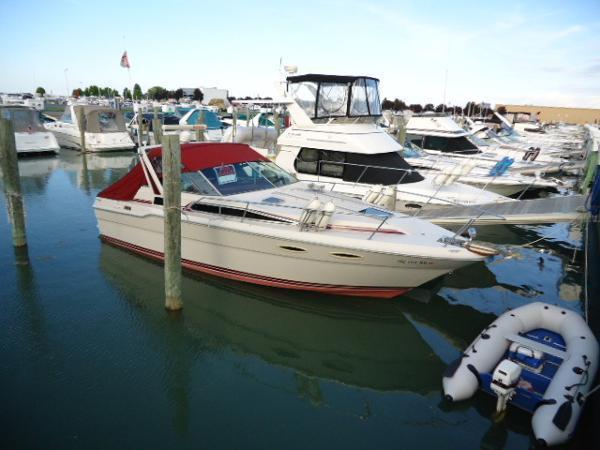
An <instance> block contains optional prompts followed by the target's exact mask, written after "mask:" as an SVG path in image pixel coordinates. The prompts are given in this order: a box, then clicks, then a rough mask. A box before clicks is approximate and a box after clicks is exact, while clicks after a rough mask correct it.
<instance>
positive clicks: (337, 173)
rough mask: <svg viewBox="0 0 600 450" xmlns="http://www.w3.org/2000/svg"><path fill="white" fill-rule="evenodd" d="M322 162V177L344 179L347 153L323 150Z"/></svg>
mask: <svg viewBox="0 0 600 450" xmlns="http://www.w3.org/2000/svg"><path fill="white" fill-rule="evenodd" d="M320 160H321V161H320V164H321V170H320V172H321V175H323V176H324V177H334V178H342V176H343V174H344V163H345V162H346V153H344V152H334V151H328V150H321V154H320Z"/></svg>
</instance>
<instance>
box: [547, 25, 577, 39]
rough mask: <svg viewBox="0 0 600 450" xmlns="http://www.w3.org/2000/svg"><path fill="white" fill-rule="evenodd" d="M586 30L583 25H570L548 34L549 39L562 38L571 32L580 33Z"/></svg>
mask: <svg viewBox="0 0 600 450" xmlns="http://www.w3.org/2000/svg"><path fill="white" fill-rule="evenodd" d="M584 30H585V27H584V26H582V25H572V26H570V27H567V28H564V29H562V30H560V31H558V32H556V33H552V34H550V35H549V36H548V39H549V40H556V39H562V38H565V37H567V36H570V35H571V34H575V33H580V32H582V31H584Z"/></svg>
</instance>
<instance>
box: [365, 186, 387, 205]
mask: <svg viewBox="0 0 600 450" xmlns="http://www.w3.org/2000/svg"><path fill="white" fill-rule="evenodd" d="M382 189H383V186H382V185H380V184H378V185H375V186H373V187H371V189H369V190H368V191H367V193H366V194H365V195H364V196H363V201H364V202H366V203H374V202H375V200H376V199H377V197H379V195H380V194H381V190H382Z"/></svg>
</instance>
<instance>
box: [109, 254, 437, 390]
mask: <svg viewBox="0 0 600 450" xmlns="http://www.w3.org/2000/svg"><path fill="white" fill-rule="evenodd" d="M101 266H102V270H103V271H104V273H105V274H106V275H107V276H108V277H109V278H110V279H111V280H112V281H114V282H115V283H116V284H117V285H118V287H119V289H120V290H121V291H123V292H124V293H125V294H126V295H124V298H126V299H127V300H128V301H129V302H131V303H132V304H133V305H137V306H141V307H143V308H144V309H143V315H144V319H148V320H151V321H156V326H157V327H161V328H162V327H163V325H162V324H161V323H163V322H164V320H165V317H164V311H163V310H162V302H163V289H164V288H163V284H162V278H163V270H162V266H160V265H158V264H155V263H153V262H150V261H147V260H145V259H142V258H140V257H137V256H134V255H131V254H129V253H126V252H125V251H123V250H120V249H115V248H113V247H111V246H108V245H106V244H103V245H102V249H101ZM183 292H184V305H185V312H184V315H185V322H186V327H185V328H186V333H187V334H188V335H189V336H188V337H189V338H192V339H198V340H199V341H204V342H206V339H207V337H209V339H208V341H209V342H214V343H215V348H214V349H213V350H214V351H220V350H231V351H234V352H237V353H242V354H248V355H254V356H258V357H260V358H261V359H262V360H263V361H265V362H267V363H269V364H274V365H278V366H284V367H286V368H290V369H293V370H294V371H295V372H297V373H298V374H299V375H303V376H307V377H316V378H323V379H328V380H333V381H337V382H340V383H343V384H346V385H351V386H356V387H361V388H370V389H376V390H379V391H410V392H414V393H419V394H422V395H426V394H429V393H431V392H438V391H439V384H440V383H439V376H440V374H441V373H442V371H443V369H444V367H445V363H444V362H443V361H442V360H441V359H440V358H439V357H438V356H436V355H435V353H434V352H433V351H432V350H431V348H430V347H429V345H428V344H427V342H426V341H425V340H424V339H423V338H422V337H421V335H420V334H419V332H418V331H417V329H416V328H415V327H414V326H413V325H412V324H411V321H409V320H408V319H407V317H406V315H405V314H404V313H403V311H402V310H401V309H399V308H398V307H397V303H396V302H390V301H373V300H372V299H371V300H364V301H362V300H360V299H353V300H350V301H349V300H348V299H344V298H338V297H332V298H328V297H325V296H319V295H318V294H310V293H295V292H291V291H281V292H280V291H275V290H272V289H268V288H262V287H258V286H248V285H245V284H240V283H236V282H227V281H223V280H218V279H215V278H212V277H208V276H207V277H202V278H200V276H197V275H194V277H193V278H192V277H189V276H186V277H183ZM150 311H153V312H150ZM417 374H418V376H415V375H417Z"/></svg>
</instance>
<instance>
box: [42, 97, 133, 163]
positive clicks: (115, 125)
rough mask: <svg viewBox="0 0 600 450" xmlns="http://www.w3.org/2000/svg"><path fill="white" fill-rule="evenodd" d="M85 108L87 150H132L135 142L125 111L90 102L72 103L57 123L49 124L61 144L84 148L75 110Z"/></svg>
mask: <svg viewBox="0 0 600 450" xmlns="http://www.w3.org/2000/svg"><path fill="white" fill-rule="evenodd" d="M80 108H81V109H83V113H84V118H85V124H84V130H85V131H84V132H85V147H86V151H88V152H106V151H113V150H131V149H133V148H135V144H134V143H133V141H132V140H131V137H130V136H129V133H128V132H127V128H126V127H125V119H124V117H123V113H122V112H121V111H119V110H117V109H112V108H105V107H101V106H89V105H69V106H67V107H66V108H65V112H64V114H63V115H62V117H61V118H60V119H59V120H57V121H56V122H51V123H46V124H45V127H46V129H48V130H50V131H52V133H54V135H55V136H56V139H57V140H58V143H59V144H60V146H61V147H66V148H74V149H76V150H81V134H80V132H79V124H78V123H77V115H76V111H77V110H78V109H80Z"/></svg>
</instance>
